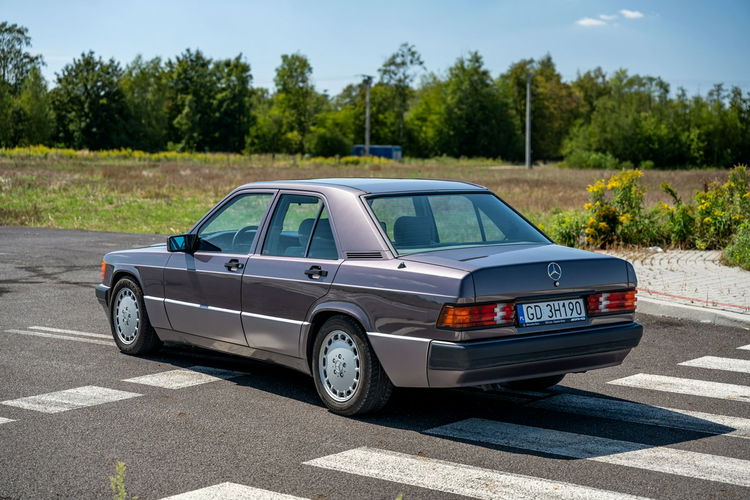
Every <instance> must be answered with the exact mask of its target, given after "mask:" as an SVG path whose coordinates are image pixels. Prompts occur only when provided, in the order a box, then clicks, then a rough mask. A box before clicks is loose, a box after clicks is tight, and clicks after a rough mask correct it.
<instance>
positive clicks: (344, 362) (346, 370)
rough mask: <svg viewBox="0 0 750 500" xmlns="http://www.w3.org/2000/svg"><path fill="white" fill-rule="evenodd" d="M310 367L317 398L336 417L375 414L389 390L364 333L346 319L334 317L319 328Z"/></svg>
mask: <svg viewBox="0 0 750 500" xmlns="http://www.w3.org/2000/svg"><path fill="white" fill-rule="evenodd" d="M312 365H313V377H314V378H315V388H316V389H317V391H318V395H319V396H320V399H322V400H323V402H324V403H325V405H326V406H327V407H328V408H329V409H330V410H331V411H333V412H334V413H338V414H339V415H346V416H350V415H357V414H362V413H370V412H374V411H377V410H379V409H381V408H382V407H383V406H385V404H386V402H387V401H388V398H389V397H390V395H391V392H392V390H393V385H392V384H391V381H390V380H389V379H388V376H387V375H386V373H385V371H384V370H383V367H382V366H381V365H380V362H379V361H378V360H377V358H376V357H375V353H374V351H373V350H372V347H371V346H370V343H369V342H368V341H367V335H366V334H365V332H364V330H363V329H362V327H361V326H360V325H359V324H358V323H357V322H356V321H354V320H352V319H351V318H348V317H346V316H334V317H332V318H330V319H329V320H328V321H326V322H325V323H324V324H323V326H322V327H321V328H320V331H319V332H318V335H317V337H316V339H315V345H314V347H313V360H312Z"/></svg>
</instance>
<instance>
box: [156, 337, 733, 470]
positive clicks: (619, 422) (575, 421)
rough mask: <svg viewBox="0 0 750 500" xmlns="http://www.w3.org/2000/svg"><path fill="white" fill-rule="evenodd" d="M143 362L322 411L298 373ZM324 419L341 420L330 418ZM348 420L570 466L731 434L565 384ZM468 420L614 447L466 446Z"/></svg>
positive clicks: (175, 358) (399, 407) (421, 393)
mask: <svg viewBox="0 0 750 500" xmlns="http://www.w3.org/2000/svg"><path fill="white" fill-rule="evenodd" d="M147 359H152V360H154V361H158V362H160V363H166V364H172V365H174V366H175V367H176V368H187V367H190V366H194V365H202V366H212V367H216V368H222V369H228V370H236V371H239V372H243V373H246V375H243V376H240V377H237V378H233V379H230V380H229V382H231V383H234V384H236V385H237V386H240V387H248V388H252V389H254V390H259V391H264V392H267V393H269V394H273V395H276V396H279V397H283V398H287V399H292V400H295V401H298V402H299V403H301V404H304V405H310V406H312V407H317V408H323V404H322V402H321V401H320V399H319V397H318V395H317V393H316V391H315V387H314V385H313V382H312V379H311V378H310V377H309V376H307V375H305V374H303V373H300V372H297V371H294V370H291V369H287V368H284V367H281V366H276V365H271V364H267V363H262V362H259V361H255V360H250V359H247V358H242V357H237V356H231V355H223V354H220V353H218V354H217V353H215V352H211V351H205V350H203V349H200V348H193V347H185V346H169V347H167V348H165V349H162V351H160V352H159V353H158V354H156V355H153V356H149V357H147ZM577 401H583V402H586V403H587V404H591V403H593V405H594V407H595V408H596V407H599V406H604V407H609V411H601V412H597V411H595V410H594V411H589V412H588V414H577V413H576V411H579V412H580V410H579V409H578V407H575V404H576V402H577ZM566 405H567V406H566ZM571 405H573V406H571ZM623 405H624V406H625V407H626V410H628V412H630V413H629V414H630V415H631V416H630V417H627V416H623V415H621V414H619V413H618V412H617V409H618V408H621V407H622V406H623ZM301 411H302V410H301ZM584 413H586V412H585V411H584ZM329 415H330V416H331V417H334V418H341V417H338V416H335V415H333V414H332V413H329ZM608 415H609V417H608ZM632 415H635V416H632ZM352 420H354V421H357V422H361V423H365V424H369V425H373V426H381V427H387V428H392V429H400V430H409V431H414V432H419V433H422V434H425V435H432V436H436V437H438V438H440V439H447V440H451V441H457V442H465V443H470V444H472V445H476V446H481V447H484V448H490V449H496V450H501V451H507V452H511V453H516V454H524V455H534V456H539V457H546V458H558V459H559V458H562V459H570V460H577V459H580V458H594V457H596V456H602V455H609V454H613V453H615V452H616V453H623V452H627V451H635V450H639V449H646V448H650V447H657V446H666V445H674V444H679V443H686V442H690V441H695V440H699V439H703V438H707V437H711V436H716V435H723V434H728V433H731V432H733V431H735V430H736V429H735V428H733V427H730V426H726V425H721V424H718V423H714V422H711V421H708V420H704V419H701V418H698V417H695V416H691V415H687V414H684V413H680V412H676V411H672V410H669V409H665V408H660V407H656V406H652V405H648V404H643V403H636V402H632V401H628V400H624V399H618V398H614V397H610V396H606V395H604V394H600V393H596V392H591V391H583V390H578V389H574V388H570V387H566V386H564V385H562V386H555V387H554V388H552V389H551V390H547V391H543V392H521V391H511V390H503V389H501V388H493V389H492V390H481V389H475V388H469V389H396V390H395V391H394V394H393V396H392V398H391V400H390V401H389V403H388V405H387V406H386V407H385V408H384V409H383V410H382V411H380V412H378V413H376V414H373V415H365V416H362V417H353V418H352ZM466 420H471V421H472V425H473V426H474V428H477V426H479V427H480V428H481V426H482V425H483V423H484V424H487V425H488V428H492V426H493V425H495V424H498V423H499V424H510V425H511V426H524V428H533V429H543V430H550V431H560V432H563V433H568V434H574V435H578V436H592V437H594V438H605V439H608V440H614V441H612V443H610V444H613V445H614V446H613V447H610V448H607V447H605V448H604V449H605V450H607V449H609V450H610V451H605V452H597V451H596V450H597V448H596V447H595V446H594V447H590V449H588V451H585V452H584V453H585V454H586V456H585V457H581V456H578V457H570V456H565V455H560V454H555V453H548V452H547V451H537V450H530V449H526V448H521V447H513V446H512V445H511V446H508V445H502V444H493V443H492V442H491V441H492V439H489V440H488V439H486V433H483V434H485V436H484V437H483V438H482V439H472V434H471V432H469V433H465V434H464V435H459V436H456V435H455V434H452V432H451V431H450V428H451V424H456V423H461V422H462V421H466ZM441 427H443V428H447V432H443V431H442V430H441ZM436 428H437V429H436ZM490 437H491V436H490ZM612 450H615V451H614V452H613V451H612Z"/></svg>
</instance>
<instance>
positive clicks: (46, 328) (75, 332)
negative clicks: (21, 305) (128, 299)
mask: <svg viewBox="0 0 750 500" xmlns="http://www.w3.org/2000/svg"><path fill="white" fill-rule="evenodd" d="M29 330H42V331H45V332H52V333H67V334H70V335H80V336H82V337H95V338H100V339H109V340H112V335H104V334H102V333H89V332H80V331H78V330H65V329H63V328H52V327H49V326H30V327H29Z"/></svg>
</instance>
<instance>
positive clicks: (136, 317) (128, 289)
mask: <svg viewBox="0 0 750 500" xmlns="http://www.w3.org/2000/svg"><path fill="white" fill-rule="evenodd" d="M109 307H110V315H109V317H110V326H111V328H112V336H113V337H114V339H115V343H116V344H117V347H118V348H119V349H120V351H122V352H124V353H127V354H146V353H149V352H153V351H155V350H157V349H158V348H159V347H161V344H162V343H161V340H159V337H158V336H157V335H156V332H155V331H154V328H153V327H152V326H151V322H150V321H149V320H148V314H147V313H146V307H145V305H144V303H143V292H142V291H141V287H140V286H138V283H136V282H135V281H133V280H131V279H130V278H123V279H121V280H120V281H118V282H117V284H116V285H115V287H114V289H113V290H112V302H111V303H110V305H109Z"/></svg>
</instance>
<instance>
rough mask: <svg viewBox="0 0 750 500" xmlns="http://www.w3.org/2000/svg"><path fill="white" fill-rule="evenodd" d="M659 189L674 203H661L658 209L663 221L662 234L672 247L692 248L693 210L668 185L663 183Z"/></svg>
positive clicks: (693, 233)
mask: <svg viewBox="0 0 750 500" xmlns="http://www.w3.org/2000/svg"><path fill="white" fill-rule="evenodd" d="M661 189H662V191H664V192H665V193H667V194H668V195H669V196H670V197H671V198H672V202H673V203H674V206H671V205H668V204H666V203H662V204H661V205H660V206H659V208H658V210H659V212H660V213H661V219H662V221H663V222H662V227H663V232H664V233H665V234H666V235H667V239H668V240H669V242H670V243H671V244H672V245H675V246H679V247H683V248H692V247H693V245H694V243H695V208H694V207H693V206H692V205H690V204H689V203H688V204H685V203H683V202H682V199H681V198H680V197H679V196H678V195H677V191H676V190H675V189H674V188H673V187H672V186H671V185H670V184H669V183H667V182H663V183H662V184H661Z"/></svg>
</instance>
